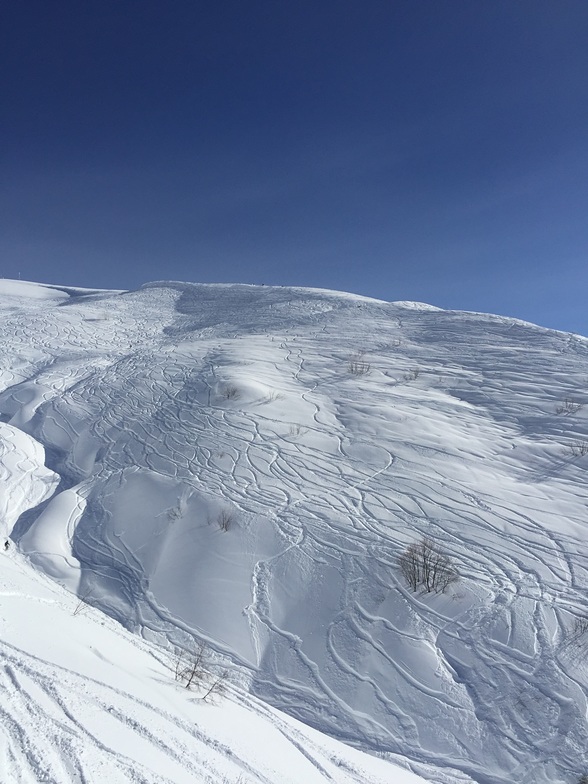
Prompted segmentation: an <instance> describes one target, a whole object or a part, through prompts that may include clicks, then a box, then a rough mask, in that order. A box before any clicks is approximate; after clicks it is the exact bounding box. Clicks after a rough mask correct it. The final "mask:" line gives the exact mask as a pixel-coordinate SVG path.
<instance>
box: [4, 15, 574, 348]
mask: <svg viewBox="0 0 588 784" xmlns="http://www.w3.org/2000/svg"><path fill="white" fill-rule="evenodd" d="M1 14H2V21H1V28H2V33H1V36H2V40H1V41H0V74H1V76H0V80H1V85H2V93H1V101H2V110H3V111H2V123H1V131H0V138H1V147H2V150H1V156H2V172H1V178H0V188H1V192H0V219H1V235H0V254H1V264H0V276H2V277H18V276H19V275H20V276H21V277H22V279H28V280H37V281H41V282H50V283H64V284H69V285H79V286H88V287H102V288H134V287H136V286H138V285H140V284H141V283H143V282H146V281H149V280H167V279H175V280H190V281H203V282H211V281H219V282H228V281H240V282H251V283H266V284H294V285H304V286H321V287H326V288H334V289H342V290H347V291H354V292H357V293H361V294H367V295H369V296H374V297H379V298H382V299H388V300H396V299H412V300H421V301H425V302H429V303H432V304H435V305H438V306H440V307H445V308H457V309H463V310H482V311H490V312H494V313H501V314H505V315H512V316H517V317H519V318H524V319H527V320H530V321H535V322H537V323H540V324H544V325H546V326H551V327H555V328H558V329H565V330H571V331H577V332H580V333H582V334H584V335H588V310H587V307H586V302H587V294H588V253H587V251H588V210H587V206H588V2H587V1H586V0H548V1H547V0H399V1H395V0H363V2H360V0H353V1H351V0H292V1H290V0H248V1H247V2H246V1H245V0H206V1H203V2H200V1H199V0H157V1H155V0H134V1H133V2H130V1H129V0H99V2H92V3H86V2H80V0H59V1H58V2H48V1H47V0H26V2H16V0H14V1H13V2H5V3H3V4H2V11H1Z"/></svg>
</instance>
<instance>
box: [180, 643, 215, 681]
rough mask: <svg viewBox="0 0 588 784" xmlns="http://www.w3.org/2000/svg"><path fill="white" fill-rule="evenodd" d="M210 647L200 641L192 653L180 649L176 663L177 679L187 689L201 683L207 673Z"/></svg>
mask: <svg viewBox="0 0 588 784" xmlns="http://www.w3.org/2000/svg"><path fill="white" fill-rule="evenodd" d="M207 655H208V649H207V647H206V645H204V643H202V642H201V643H198V645H197V646H196V648H195V649H194V651H193V652H192V653H186V652H185V651H180V653H178V656H177V658H176V661H175V665H174V675H175V679H176V681H178V683H181V684H182V685H183V686H184V687H185V688H186V689H189V688H191V687H192V686H195V685H196V684H198V683H200V682H201V681H202V680H203V678H204V677H205V675H206V670H205V664H206V659H207Z"/></svg>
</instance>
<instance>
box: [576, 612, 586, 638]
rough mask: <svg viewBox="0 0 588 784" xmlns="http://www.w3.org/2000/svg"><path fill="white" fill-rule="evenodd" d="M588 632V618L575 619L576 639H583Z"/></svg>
mask: <svg viewBox="0 0 588 784" xmlns="http://www.w3.org/2000/svg"><path fill="white" fill-rule="evenodd" d="M586 632H588V617H586V616H583V615H582V616H579V617H577V618H575V619H574V637H582V635H584V634H586Z"/></svg>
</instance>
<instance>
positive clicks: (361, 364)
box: [348, 351, 372, 376]
mask: <svg viewBox="0 0 588 784" xmlns="http://www.w3.org/2000/svg"><path fill="white" fill-rule="evenodd" d="M348 368H349V372H350V373H352V374H353V375H354V376H366V375H367V374H368V373H369V372H370V370H371V369H372V366H371V365H370V363H369V362H366V361H365V359H364V352H363V351H358V352H357V354H353V355H352V356H351V357H350V358H349V365H348Z"/></svg>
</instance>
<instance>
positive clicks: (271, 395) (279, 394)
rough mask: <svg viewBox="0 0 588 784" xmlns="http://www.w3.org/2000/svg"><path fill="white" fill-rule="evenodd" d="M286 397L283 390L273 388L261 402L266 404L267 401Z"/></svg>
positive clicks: (270, 401)
mask: <svg viewBox="0 0 588 784" xmlns="http://www.w3.org/2000/svg"><path fill="white" fill-rule="evenodd" d="M285 397H286V395H285V394H284V393H283V392H278V391H277V390H276V389H273V390H272V391H271V392H268V394H267V395H266V396H265V397H264V398H263V400H262V401H261V402H262V403H263V404H264V405H266V404H267V403H274V402H275V401H276V400H284V399H285Z"/></svg>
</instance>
